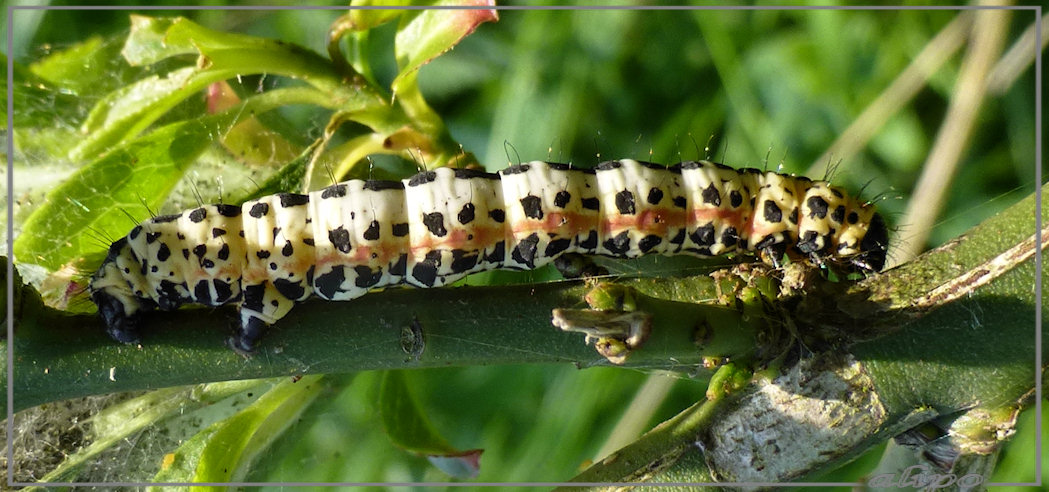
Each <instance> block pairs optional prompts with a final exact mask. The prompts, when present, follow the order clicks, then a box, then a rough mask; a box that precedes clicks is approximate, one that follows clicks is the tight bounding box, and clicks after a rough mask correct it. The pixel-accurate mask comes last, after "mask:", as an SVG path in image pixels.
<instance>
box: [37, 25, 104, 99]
mask: <svg viewBox="0 0 1049 492" xmlns="http://www.w3.org/2000/svg"><path fill="white" fill-rule="evenodd" d="M117 46H119V45H118V44H116V43H110V42H107V41H106V40H104V39H103V38H102V37H101V36H92V37H90V38H88V39H87V40H85V41H81V42H79V43H76V44H74V45H73V46H71V47H69V48H67V49H65V50H62V51H58V52H55V53H52V54H51V55H50V56H48V57H46V58H43V59H41V60H39V61H37V62H35V63H33V64H31V65H29V70H30V71H31V72H32V73H33V74H34V75H36V76H38V77H40V78H41V79H44V80H46V81H47V82H49V83H50V84H53V85H55V86H57V87H60V88H62V89H63V90H65V91H69V92H73V93H77V94H80V93H81V92H88V93H99V92H101V91H104V90H106V89H105V87H107V86H109V87H112V84H113V83H114V82H119V80H120V78H121V77H120V75H122V74H121V73H119V70H114V68H115V67H114V66H113V65H114V64H113V63H112V61H111V60H112V59H113V58H114V57H115V56H116V54H117V49H116V47H117ZM114 72H116V73H114Z"/></svg>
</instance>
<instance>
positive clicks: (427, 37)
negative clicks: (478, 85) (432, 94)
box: [392, 0, 499, 94]
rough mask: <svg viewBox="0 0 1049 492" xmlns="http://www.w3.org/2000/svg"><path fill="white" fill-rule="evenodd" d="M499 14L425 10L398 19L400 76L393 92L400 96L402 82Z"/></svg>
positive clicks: (448, 3) (476, 3)
mask: <svg viewBox="0 0 1049 492" xmlns="http://www.w3.org/2000/svg"><path fill="white" fill-rule="evenodd" d="M432 5H434V6H464V5H466V6H478V7H488V6H492V5H494V2H490V1H485V0H480V1H466V2H463V1H436V2H433V4H432ZM498 19H499V14H498V13H497V11H495V10H493V9H482V8H478V9H457V10H444V9H427V10H416V11H411V12H408V13H406V14H405V15H404V17H402V18H401V23H400V26H398V29H397V38H396V40H395V45H394V50H395V53H396V56H397V67H398V68H399V69H400V73H399V74H398V75H397V78H396V79H394V81H393V84H392V86H393V91H394V93H395V94H397V93H400V92H401V90H400V89H402V87H401V80H403V79H404V78H405V77H408V76H409V75H410V74H412V73H413V72H415V71H416V70H418V69H419V67H421V66H423V65H425V64H426V63H428V62H429V61H430V60H432V59H434V58H436V57H438V56H440V55H441V54H442V53H445V52H447V51H448V50H450V49H452V47H454V46H455V45H456V44H458V43H459V41H461V40H462V39H463V38H465V37H466V36H468V35H469V34H470V33H472V32H473V31H474V29H477V26H479V25H481V24H482V23H484V22H488V21H496V20H498Z"/></svg>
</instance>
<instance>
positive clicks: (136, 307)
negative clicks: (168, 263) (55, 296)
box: [88, 238, 152, 343]
mask: <svg viewBox="0 0 1049 492" xmlns="http://www.w3.org/2000/svg"><path fill="white" fill-rule="evenodd" d="M138 271H139V265H138V262H137V261H136V260H135V259H134V253H132V251H131V248H130V246H128V242H127V238H122V239H120V240H119V241H117V242H115V243H113V244H112V245H111V246H110V247H109V254H108V255H107V256H106V259H105V261H103V262H102V266H101V267H99V269H98V271H96V272H95V274H94V275H92V276H91V283H90V284H89V285H88V289H89V290H90V291H91V300H92V301H94V303H95V305H97V306H98V313H99V315H101V316H102V321H103V322H105V324H106V333H108V334H109V336H110V337H112V338H113V339H114V340H116V341H118V342H122V343H138V341H139V336H138V323H139V318H140V317H141V314H142V312H143V311H144V310H147V309H149V308H150V306H151V304H152V301H151V300H150V299H146V298H143V296H141V295H137V294H141V293H142V290H137V292H136V289H135V287H134V284H133V282H134V280H136V277H139V278H140V276H136V275H135V274H136V273H138Z"/></svg>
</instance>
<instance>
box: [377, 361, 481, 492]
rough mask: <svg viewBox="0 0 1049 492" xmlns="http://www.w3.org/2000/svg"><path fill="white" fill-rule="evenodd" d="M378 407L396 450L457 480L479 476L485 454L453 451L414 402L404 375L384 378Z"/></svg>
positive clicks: (401, 372) (388, 373) (390, 375)
mask: <svg viewBox="0 0 1049 492" xmlns="http://www.w3.org/2000/svg"><path fill="white" fill-rule="evenodd" d="M379 405H380V413H381V414H382V424H383V428H384V429H386V433H387V435H389V436H390V440H391V441H393V443H394V444H395V445H396V446H397V447H399V448H401V449H404V450H406V451H410V452H412V453H416V454H420V455H424V456H426V457H427V458H428V459H429V460H430V462H431V463H433V465H434V466H436V467H438V468H439V469H441V470H442V471H444V472H445V473H448V474H449V475H452V476H454V477H456V478H472V477H475V476H477V474H478V472H479V471H480V463H479V460H480V456H481V452H482V450H480V449H472V450H468V451H459V450H457V449H455V448H454V447H452V445H451V444H449V443H448V441H447V440H445V438H444V437H443V436H441V434H440V433H439V432H437V429H435V428H434V427H433V424H431V423H430V419H428V418H426V414H425V413H423V409H422V408H421V407H420V406H419V403H418V402H416V401H415V397H414V396H413V395H412V392H411V390H410V388H409V387H408V381H407V378H406V377H405V373H404V372H403V371H387V372H386V373H385V374H384V376H383V380H382V383H381V386H380V390H379Z"/></svg>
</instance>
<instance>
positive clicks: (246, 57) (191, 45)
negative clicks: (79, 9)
mask: <svg viewBox="0 0 1049 492" xmlns="http://www.w3.org/2000/svg"><path fill="white" fill-rule="evenodd" d="M134 23H135V24H136V27H135V29H134V30H133V31H132V33H131V35H130V36H129V37H128V43H127V45H126V47H125V56H126V57H128V60H129V62H130V63H134V64H137V63H149V62H155V61H158V60H159V59H162V58H165V57H168V56H172V55H175V54H185V53H198V54H199V55H200V58H199V59H198V62H197V64H196V65H195V66H187V67H183V68H180V69H176V70H173V71H171V72H169V73H168V74H167V76H166V77H164V78H160V77H158V76H153V77H149V78H146V79H143V80H140V81H138V82H136V83H134V84H131V85H130V86H126V87H124V88H121V89H119V90H117V91H114V92H113V93H111V94H109V95H108V96H106V97H105V98H103V99H102V100H101V101H100V102H99V103H98V104H97V105H96V106H95V108H94V110H92V112H91V115H90V116H89V117H88V120H87V122H85V123H84V131H85V132H90V134H89V135H88V137H87V138H86V139H84V140H83V141H82V142H81V143H80V144H79V145H78V146H77V147H76V148H74V150H73V151H72V152H71V154H72V157H73V158H74V159H83V158H93V157H95V156H97V155H99V154H101V153H104V152H107V151H108V150H109V149H110V148H112V147H114V146H116V145H117V144H119V143H120V142H122V141H124V140H126V139H128V138H130V137H133V136H135V135H137V134H139V133H140V132H142V131H143V130H145V129H146V128H148V127H149V126H150V125H151V124H153V122H155V121H156V120H157V119H159V118H160V117H161V116H163V115H164V114H165V113H167V112H168V111H169V110H170V109H171V108H173V107H175V105H177V104H178V103H179V102H181V101H184V100H185V99H187V98H188V97H190V96H192V95H193V94H196V93H198V92H199V91H201V90H202V89H204V88H205V87H207V86H208V84H211V83H212V82H217V81H220V80H224V79H227V78H231V77H235V76H237V75H244V74H253V73H269V74H274V75H284V76H288V77H293V78H298V79H302V80H305V81H306V82H308V83H310V84H311V85H313V86H314V87H317V88H320V89H322V90H325V91H327V92H328V93H329V97H328V98H327V99H328V101H327V102H326V103H325V104H323V106H325V107H330V106H334V105H338V106H340V107H352V108H355V109H356V108H359V107H360V106H362V105H366V104H367V105H372V106H385V105H386V103H385V101H383V100H382V99H381V98H377V97H371V96H373V95H371V94H369V93H368V92H367V91H361V90H353V88H350V87H348V86H346V85H344V84H343V83H342V81H341V80H340V78H339V76H338V74H336V73H335V71H334V69H333V68H332V66H331V64H330V63H328V62H327V60H325V59H323V58H321V57H320V56H319V55H317V54H316V53H313V52H311V51H309V50H306V49H304V48H301V47H298V46H294V45H291V44H287V43H281V42H278V41H275V40H271V39H264V38H257V37H253V36H245V35H240V34H228V33H221V32H217V31H212V30H210V29H206V28H204V27H202V26H200V25H197V24H194V23H193V22H190V21H188V20H186V19H182V18H176V19H152V18H147V17H138V18H136V19H135V20H134ZM158 45H159V46H158Z"/></svg>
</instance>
